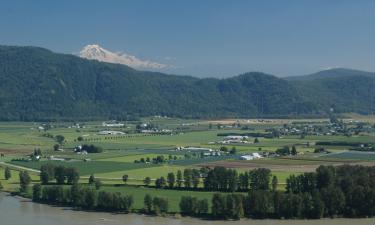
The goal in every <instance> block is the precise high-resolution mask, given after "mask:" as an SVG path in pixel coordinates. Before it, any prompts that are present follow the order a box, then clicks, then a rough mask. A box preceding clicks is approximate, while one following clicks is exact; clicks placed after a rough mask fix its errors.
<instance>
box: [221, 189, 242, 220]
mask: <svg viewBox="0 0 375 225" xmlns="http://www.w3.org/2000/svg"><path fill="white" fill-rule="evenodd" d="M225 208H226V217H227V218H231V219H240V218H241V217H243V215H244V208H243V196H242V195H241V194H229V195H227V196H226V207H225Z"/></svg>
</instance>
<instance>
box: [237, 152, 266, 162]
mask: <svg viewBox="0 0 375 225" xmlns="http://www.w3.org/2000/svg"><path fill="white" fill-rule="evenodd" d="M260 158H263V157H262V156H261V155H260V154H259V153H257V152H254V153H250V154H248V155H241V156H240V160H253V159H260Z"/></svg>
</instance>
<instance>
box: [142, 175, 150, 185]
mask: <svg viewBox="0 0 375 225" xmlns="http://www.w3.org/2000/svg"><path fill="white" fill-rule="evenodd" d="M143 183H144V184H145V185H146V186H149V185H150V184H151V178H150V177H145V179H144V180H143Z"/></svg>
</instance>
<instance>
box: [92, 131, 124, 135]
mask: <svg viewBox="0 0 375 225" xmlns="http://www.w3.org/2000/svg"><path fill="white" fill-rule="evenodd" d="M98 134H99V135H124V134H125V133H124V132H121V131H113V130H103V131H100V132H99V133H98Z"/></svg>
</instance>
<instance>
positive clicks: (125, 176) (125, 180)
mask: <svg viewBox="0 0 375 225" xmlns="http://www.w3.org/2000/svg"><path fill="white" fill-rule="evenodd" d="M128 179H129V176H128V175H127V174H124V175H123V176H122V181H123V182H124V183H125V184H126V182H128Z"/></svg>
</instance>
